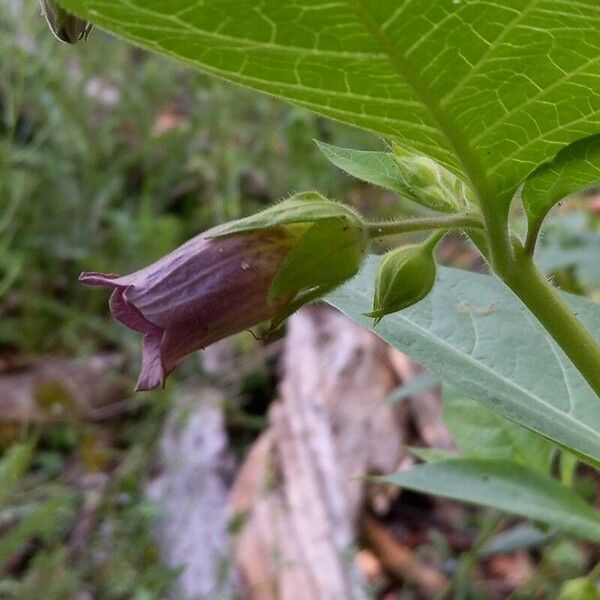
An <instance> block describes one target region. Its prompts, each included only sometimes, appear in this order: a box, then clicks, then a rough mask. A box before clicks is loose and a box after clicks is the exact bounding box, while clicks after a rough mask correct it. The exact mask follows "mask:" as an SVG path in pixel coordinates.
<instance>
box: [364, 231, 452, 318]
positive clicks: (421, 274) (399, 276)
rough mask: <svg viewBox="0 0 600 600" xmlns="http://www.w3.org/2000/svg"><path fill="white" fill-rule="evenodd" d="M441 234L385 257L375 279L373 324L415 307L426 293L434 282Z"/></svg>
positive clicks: (367, 314)
mask: <svg viewBox="0 0 600 600" xmlns="http://www.w3.org/2000/svg"><path fill="white" fill-rule="evenodd" d="M442 236H443V234H434V235H433V236H432V237H431V238H430V239H429V240H427V241H426V242H425V243H423V244H418V245H411V246H403V247H402V248H397V249H395V250H392V251H390V252H388V253H387V254H385V255H384V257H383V258H382V259H381V262H380V263H379V268H378V270H377V277H376V280H375V298H374V300H373V310H372V311H371V312H370V313H366V315H365V316H367V317H373V318H374V319H375V325H377V323H379V321H381V319H382V318H383V317H385V315H389V314H390V313H395V312H398V311H399V310H402V309H403V308H407V307H409V306H411V305H413V304H416V303H417V302H418V301H419V300H422V299H423V298H425V296H427V294H429V292H430V291H431V289H432V288H433V284H434V283H435V274H436V266H435V259H434V256H433V251H434V249H435V246H436V245H437V243H438V242H439V241H440V239H441V238H442Z"/></svg>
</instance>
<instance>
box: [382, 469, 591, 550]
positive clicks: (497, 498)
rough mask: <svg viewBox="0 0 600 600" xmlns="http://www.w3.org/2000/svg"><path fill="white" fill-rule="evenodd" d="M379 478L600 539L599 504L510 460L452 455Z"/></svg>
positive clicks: (419, 490) (588, 537)
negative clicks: (591, 502) (597, 507)
mask: <svg viewBox="0 0 600 600" xmlns="http://www.w3.org/2000/svg"><path fill="white" fill-rule="evenodd" d="M377 480H378V481H381V482H383V483H388V484H393V485H397V486H400V487H403V488H408V489H410V490H415V491H418V492H423V493H426V494H434V495H437V496H444V497H446V498H452V499H454V500H462V501H464V502H469V503H473V504H481V505H483V506H489V507H491V508H496V509H499V510H502V511H506V512H509V513H515V514H517V515H521V516H524V517H528V518H530V519H534V520H537V521H541V522H543V523H546V524H548V525H554V526H556V527H559V528H560V529H562V530H564V531H568V532H570V533H574V534H576V535H578V536H581V537H582V538H585V539H587V540H591V541H594V542H600V514H599V513H598V512H597V511H596V510H594V509H593V508H592V507H591V506H589V505H588V504H586V503H585V502H584V501H583V500H582V499H581V498H580V497H579V496H578V495H577V494H576V493H575V492H573V491H571V490H570V489H568V488H566V487H563V486H562V485H560V484H559V483H558V482H557V481H556V480H555V479H552V478H550V477H547V476H545V475H542V474H540V473H538V472H536V471H533V470H531V469H527V468H526V467H523V466H521V465H518V464H516V463H513V462H511V461H503V460H481V459H466V458H452V459H449V460H444V461H440V462H432V463H428V464H425V465H419V466H417V467H413V468H412V469H409V470H407V471H402V472H400V473H395V474H394V475H389V476H386V477H379V478H377Z"/></svg>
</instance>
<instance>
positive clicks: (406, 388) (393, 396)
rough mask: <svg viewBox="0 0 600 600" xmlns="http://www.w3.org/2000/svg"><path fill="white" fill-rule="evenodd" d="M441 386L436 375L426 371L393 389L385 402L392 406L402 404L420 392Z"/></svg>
mask: <svg viewBox="0 0 600 600" xmlns="http://www.w3.org/2000/svg"><path fill="white" fill-rule="evenodd" d="M439 384H440V380H439V379H438V378H437V377H436V376H435V375H432V374H431V373H427V371H424V372H423V373H420V374H419V375H417V376H416V377H414V378H413V379H411V380H410V381H409V382H408V383H403V384H401V385H399V386H398V387H397V388H395V389H393V390H392V391H391V392H390V393H389V394H388V395H387V396H386V399H385V401H386V402H389V403H390V404H395V403H396V402H402V401H403V400H407V399H408V398H410V397H411V396H413V395H415V394H419V393H420V392H423V391H425V390H428V389H430V388H433V387H436V386H438V385H439Z"/></svg>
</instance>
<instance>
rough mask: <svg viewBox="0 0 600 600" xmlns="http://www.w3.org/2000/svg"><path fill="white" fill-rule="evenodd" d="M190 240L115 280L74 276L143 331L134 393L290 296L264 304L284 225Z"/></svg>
mask: <svg viewBox="0 0 600 600" xmlns="http://www.w3.org/2000/svg"><path fill="white" fill-rule="evenodd" d="M210 234H211V232H210V231H208V232H206V233H204V234H201V235H198V236H196V237H195V238H192V239H191V240H190V241H189V242H187V243H186V244H184V245H183V246H180V247H179V248H177V249H176V250H174V251H173V252H171V253H170V254H167V255H166V256H164V257H163V258H161V259H160V260H158V261H157V262H155V263H154V264H152V265H150V266H148V267H145V268H144V269H141V270H140V271H136V272H135V273H132V274H131V275H125V276H123V277H119V276H117V275H110V274H102V273H82V274H81V276H80V277H79V279H80V281H82V282H83V283H86V284H88V285H98V286H106V287H111V288H113V289H114V291H113V293H112V296H111V298H110V310H111V312H112V314H113V316H114V317H115V318H116V319H118V320H119V321H121V323H123V324H124V325H127V327H130V328H131V329H134V330H135V331H139V332H140V333H143V334H144V341H143V345H142V369H141V373H140V376H139V379H138V382H137V385H136V391H137V390H150V389H152V388H155V387H158V386H162V385H164V380H165V377H166V376H167V375H168V374H169V373H170V372H171V371H172V370H173V369H174V367H175V365H177V363H178V362H179V361H180V360H181V359H182V358H184V357H185V356H186V355H188V354H190V353H191V352H193V351H195V350H198V349H200V348H204V347H205V346H208V345H209V344H212V343H213V342H216V341H217V340H220V339H222V338H225V337H227V336H229V335H231V334H233V333H236V332H238V331H242V330H244V329H247V328H249V327H252V326H254V325H257V324H258V323H262V322H263V321H266V320H268V319H272V318H274V317H275V316H276V315H277V314H278V312H279V311H280V310H281V309H282V308H283V307H284V306H285V305H286V304H287V302H288V301H289V300H290V297H286V296H284V297H282V298H278V299H277V300H275V301H272V302H268V301H267V297H268V292H269V288H270V286H271V283H272V281H273V278H274V277H275V275H276V273H277V272H278V270H279V268H280V266H281V264H282V261H283V260H284V258H285V257H286V256H287V254H288V253H289V251H290V249H291V248H292V246H293V245H294V243H295V242H296V240H297V236H295V235H294V234H293V233H292V232H291V231H290V230H289V229H288V228H286V227H275V228H269V229H263V230H257V231H248V232H243V233H238V234H232V235H229V236H225V237H211V235H210Z"/></svg>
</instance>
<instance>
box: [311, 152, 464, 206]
mask: <svg viewBox="0 0 600 600" xmlns="http://www.w3.org/2000/svg"><path fill="white" fill-rule="evenodd" d="M317 144H318V146H319V148H320V149H321V151H322V152H323V154H324V155H325V156H326V157H327V159H328V160H329V161H331V162H332V163H333V164H334V165H335V166H336V167H339V168H340V169H342V171H345V172H346V173H349V174H350V175H352V176H353V177H356V178H357V179H361V180H362V181H367V182H368V183H372V184H374V185H377V186H379V187H383V188H386V189H388V190H391V191H392V192H396V193H397V194H399V195H400V196H403V197H404V198H408V199H409V200H412V201H413V202H416V203H417V204H421V205H422V206H426V207H427V208H431V209H432V210H437V211H442V212H459V211H462V210H464V209H465V208H466V207H467V205H468V201H467V198H470V199H471V201H473V200H472V192H471V191H470V189H469V187H468V186H467V185H466V184H465V183H464V182H463V181H461V180H460V179H459V178H458V177H456V176H455V175H454V174H453V173H450V171H448V170H447V169H444V167H442V166H441V165H439V164H438V163H436V162H435V161H433V160H431V159H430V158H427V157H425V156H414V155H412V154H408V153H405V154H404V155H403V156H398V155H396V154H394V153H392V152H374V151H364V150H353V149H351V148H339V147H337V146H331V145H329V144H324V143H322V142H317Z"/></svg>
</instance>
